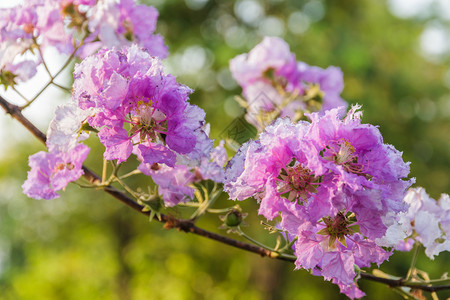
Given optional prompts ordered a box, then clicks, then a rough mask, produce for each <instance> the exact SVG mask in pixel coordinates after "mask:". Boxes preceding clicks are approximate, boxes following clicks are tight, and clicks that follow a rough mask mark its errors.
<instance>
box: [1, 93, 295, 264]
mask: <svg viewBox="0 0 450 300" xmlns="http://www.w3.org/2000/svg"><path fill="white" fill-rule="evenodd" d="M0 106H1V107H2V108H3V109H4V110H5V111H6V113H7V114H9V115H11V116H12V117H13V118H14V119H16V120H17V121H19V122H20V123H21V124H22V125H23V126H25V127H26V128H27V129H28V130H29V131H30V132H31V133H32V134H33V135H34V136H35V137H36V138H37V139H38V140H40V141H41V142H43V143H45V141H46V136H45V134H44V133H42V132H41V131H40V130H39V129H38V128H37V127H36V126H34V125H33V124H32V123H31V122H30V121H29V120H28V119H27V118H26V117H25V116H24V115H23V114H22V113H21V109H20V107H19V106H17V105H14V104H11V103H9V102H8V101H6V100H5V99H4V98H3V97H2V96H0ZM83 171H84V175H83V176H84V177H85V178H86V179H87V180H88V181H89V182H91V183H94V184H98V183H101V178H100V177H99V176H98V175H97V174H95V173H94V172H93V171H91V170H90V169H89V168H87V167H86V166H83ZM103 189H104V191H105V192H107V193H108V194H110V195H111V196H113V197H114V198H116V199H117V200H119V201H121V202H122V203H124V204H125V205H128V206H129V207H131V208H133V209H134V210H136V211H138V212H140V213H141V214H144V215H146V216H150V212H144V211H142V210H143V209H144V207H143V206H142V205H140V204H138V203H137V202H135V201H134V200H133V199H132V198H130V197H128V196H127V195H126V194H124V193H123V192H121V191H119V190H118V189H116V188H115V187H113V186H110V185H108V186H106V187H103ZM158 221H160V222H161V223H164V228H167V229H171V228H177V229H178V230H180V231H184V232H187V233H189V232H190V233H193V234H197V235H200V236H204V237H206V238H209V239H212V240H215V241H218V242H221V243H224V244H227V245H230V246H233V247H236V248H239V249H243V250H246V251H249V252H253V253H257V254H259V255H261V256H268V257H276V256H278V253H276V252H272V251H269V250H266V249H264V248H261V247H258V246H254V245H251V244H247V243H244V242H241V241H238V240H235V239H232V238H229V237H226V236H222V235H220V234H217V233H214V232H210V231H207V230H205V229H202V228H199V227H197V226H195V225H194V223H193V222H192V221H191V220H181V219H176V218H174V217H171V216H168V215H164V214H161V218H160V220H158ZM280 259H282V258H280ZM284 260H286V259H284ZM289 261H292V260H289Z"/></svg>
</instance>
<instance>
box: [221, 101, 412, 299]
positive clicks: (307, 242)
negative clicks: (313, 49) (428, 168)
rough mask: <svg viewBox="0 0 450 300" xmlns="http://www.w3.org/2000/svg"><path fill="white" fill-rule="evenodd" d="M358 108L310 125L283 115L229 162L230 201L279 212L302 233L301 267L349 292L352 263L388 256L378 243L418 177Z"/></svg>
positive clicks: (353, 290)
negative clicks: (250, 202) (411, 177)
mask: <svg viewBox="0 0 450 300" xmlns="http://www.w3.org/2000/svg"><path fill="white" fill-rule="evenodd" d="M358 109H359V107H358V106H354V107H353V108H352V109H351V110H350V111H349V112H348V114H347V116H346V117H345V118H344V119H341V118H340V117H339V115H340V114H342V113H343V108H340V109H332V110H328V111H326V112H325V113H324V114H323V115H319V114H318V113H311V114H309V115H308V116H309V118H310V119H311V122H310V123H309V122H305V121H301V122H299V123H296V124H293V123H291V121H290V120H289V119H287V118H284V119H278V120H277V121H276V122H275V123H274V124H272V125H270V126H268V127H266V129H265V131H264V132H263V133H261V135H260V137H259V140H257V141H250V142H248V143H247V144H244V145H243V146H242V148H241V149H240V151H239V152H238V153H237V154H236V156H235V157H234V158H233V159H232V160H231V161H230V163H229V165H228V167H227V172H226V180H225V190H226V191H227V192H228V193H229V195H230V197H231V198H232V199H238V200H244V199H246V198H249V197H255V198H256V199H258V201H259V203H260V208H259V213H260V214H261V215H263V216H265V217H266V218H267V219H273V218H275V217H276V216H278V215H281V218H282V222H281V224H280V226H281V228H282V229H284V230H286V231H287V232H288V233H289V234H290V235H292V236H296V237H297V242H296V243H295V254H296V256H297V260H296V266H297V268H305V269H312V270H313V271H314V274H320V275H322V276H323V277H324V278H325V279H327V280H332V281H333V282H334V283H336V284H338V285H339V286H340V287H341V291H342V292H343V293H345V294H347V295H348V296H349V297H352V298H353V297H360V296H361V295H362V292H361V291H359V289H358V288H357V287H356V285H355V284H354V279H355V277H356V276H357V274H356V273H355V269H354V265H357V266H358V267H366V266H369V265H370V263H372V262H375V263H378V264H380V263H381V262H383V261H384V260H386V259H387V258H388V257H389V255H390V252H387V251H385V250H383V248H381V247H380V246H379V245H377V244H376V243H375V239H377V238H381V237H382V236H383V235H384V234H385V233H386V230H387V225H386V223H385V222H386V219H387V216H388V213H389V212H401V211H403V210H404V209H405V206H404V204H403V202H402V199H403V196H404V193H405V191H406V189H407V188H408V187H409V186H410V185H411V184H412V182H413V180H403V178H405V177H407V175H408V173H409V166H408V164H406V163H404V162H403V160H402V157H401V153H400V152H399V151H397V150H396V149H395V148H394V147H393V146H391V145H386V144H384V143H383V139H382V136H381V134H380V132H379V130H378V128H377V127H376V126H372V125H369V124H362V123H361V119H360V118H361V112H359V111H358Z"/></svg>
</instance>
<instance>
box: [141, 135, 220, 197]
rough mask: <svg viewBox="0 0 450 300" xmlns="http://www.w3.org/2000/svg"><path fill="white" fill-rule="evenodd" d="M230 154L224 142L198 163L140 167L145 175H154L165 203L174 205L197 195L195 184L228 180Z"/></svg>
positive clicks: (155, 164)
mask: <svg viewBox="0 0 450 300" xmlns="http://www.w3.org/2000/svg"><path fill="white" fill-rule="evenodd" d="M227 159H228V156H227V153H226V150H225V148H224V141H221V142H220V143H219V145H218V146H217V147H215V148H213V149H209V151H207V152H204V154H203V156H202V158H201V160H200V161H197V163H196V165H192V164H190V165H185V164H180V163H178V164H176V165H175V166H174V167H169V166H167V165H166V164H158V163H154V164H148V163H141V165H140V166H139V167H138V169H139V170H140V171H141V172H142V173H143V174H145V175H148V176H151V177H152V179H153V182H155V184H157V185H158V192H159V194H160V195H161V196H162V198H163V200H164V203H165V205H166V206H175V205H177V204H178V203H180V202H185V201H187V200H189V199H193V198H194V188H193V187H192V184H193V183H196V182H200V181H203V180H212V181H214V182H218V183H222V182H223V181H224V179H225V172H224V169H223V166H224V164H225V162H226V161H227Z"/></svg>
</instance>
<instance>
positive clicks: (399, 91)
mask: <svg viewBox="0 0 450 300" xmlns="http://www.w3.org/2000/svg"><path fill="white" fill-rule="evenodd" d="M428 2H429V3H431V4H430V5H428V6H426V7H425V8H426V9H425V8H421V9H420V10H418V11H417V12H416V13H410V14H407V11H405V10H400V11H396V10H395V9H396V8H395V5H394V4H393V3H394V1H389V2H388V3H386V2H385V1H377V0H343V1H331V0H328V1H325V0H324V1H321V0H311V1H307V0H299V1H283V0H270V1H257V0H243V1H236V2H233V1H220V0H216V1H213V0H209V1H208V0H185V1H181V0H167V1H164V0H160V1H148V3H149V4H152V5H154V6H156V7H157V8H158V9H159V11H160V19H159V23H158V24H159V25H158V31H159V32H160V33H161V34H162V35H163V36H164V37H165V40H166V43H167V44H168V45H169V49H170V53H171V55H170V57H169V58H168V59H167V61H166V64H167V66H168V69H169V70H170V72H172V73H173V74H175V75H177V77H178V81H179V82H181V83H184V84H186V85H188V86H190V87H192V88H194V89H195V93H194V94H193V95H192V97H191V101H192V102H193V103H195V104H197V105H199V106H201V107H202V108H203V109H205V110H206V112H207V121H208V122H210V123H211V124H212V128H211V136H212V138H215V139H218V138H220V137H223V132H224V130H225V129H226V128H227V126H228V125H229V124H230V123H231V122H232V121H233V120H235V118H237V117H239V116H240V115H241V114H242V113H243V112H242V110H241V109H240V108H239V106H238V105H237V104H236V103H235V102H234V100H233V96H234V95H236V94H239V93H240V89H239V88H238V87H237V85H236V83H235V82H234V81H233V80H232V79H231V77H230V74H229V71H228V61H229V60H230V59H231V58H233V57H234V56H236V55H237V54H240V53H243V52H248V50H250V49H251V48H252V47H254V46H255V45H256V44H257V43H259V42H260V41H261V39H262V36H264V35H279V36H282V37H283V38H284V39H285V40H286V41H287V42H288V43H289V44H290V45H291V51H292V52H294V53H295V54H296V55H297V59H298V60H302V61H304V62H306V63H308V64H310V65H318V66H321V67H324V68H325V67H327V66H329V65H335V66H339V67H340V68H341V69H342V70H343V72H344V80H345V89H344V92H343V94H342V96H343V98H344V99H346V100H347V101H348V102H350V103H359V104H362V105H363V109H364V119H363V120H364V122H367V123H372V124H375V125H379V126H380V130H381V132H382V134H383V136H384V138H385V142H387V143H390V144H393V145H394V146H395V147H396V148H397V149H399V150H401V151H404V159H405V160H406V161H411V162H412V163H411V176H413V177H416V178H417V184H416V185H417V186H423V187H425V188H426V189H427V191H428V192H429V193H430V194H431V195H432V196H433V197H435V198H438V197H439V195H440V193H449V192H450V191H449V188H450V183H449V179H450V172H449V171H450V170H449V169H450V151H449V150H450V91H449V88H450V71H449V67H450V65H449V58H450V56H449V53H450V51H448V50H449V49H450V46H449V45H445V44H444V45H442V39H441V40H440V39H439V37H442V36H443V34H445V32H446V28H450V26H449V24H448V23H449V20H448V18H446V17H445V16H443V14H442V13H441V12H442V11H441V10H440V9H439V6H438V4H436V3H440V2H439V1H434V2H433V1H428ZM441 2H442V1H441ZM433 3H434V4H433ZM389 8H390V9H389ZM392 12H396V13H397V15H399V14H400V15H401V13H402V12H404V14H403V15H401V17H402V18H399V17H398V16H395V15H393V14H392ZM430 28H431V29H430ZM436 28H437V29H438V30H436ZM433 30H434V31H433ZM439 30H440V31H439ZM427 32H428V35H427V34H426V33H427ZM429 32H431V33H429ZM436 32H437V33H436ZM439 34H440V35H439ZM444 40H445V39H444ZM433 44H435V45H436V46H441V48H436V47H435V48H433V47H432V46H433ZM446 47H447V48H446ZM5 118H6V116H5ZM16 126H20V125H19V124H16ZM12 132H13V130H12ZM90 144H91V146H93V147H96V148H97V149H98V151H97V152H95V151H92V154H91V156H90V157H89V158H88V161H87V165H88V166H90V167H92V168H93V169H94V170H96V171H97V172H100V170H101V153H100V151H101V146H99V145H98V144H99V143H98V141H96V140H95V138H91V141H90ZM43 149H44V147H43V145H41V144H39V142H37V141H36V140H35V139H34V138H33V137H31V135H30V138H29V139H28V141H27V142H26V143H25V142H21V143H20V144H17V145H14V151H11V152H10V153H9V154H8V156H7V157H5V158H3V159H2V161H1V164H0V299H314V300H319V299H346V298H345V297H344V296H342V295H340V294H338V288H337V287H335V286H334V285H332V284H330V283H328V282H324V281H323V279H322V278H320V277H313V276H311V275H309V274H308V272H306V271H293V265H292V264H289V263H286V262H281V261H275V260H270V259H266V258H261V257H258V256H257V255H253V254H250V253H245V252H243V251H241V250H237V249H233V248H231V247H228V246H225V245H221V244H218V243H216V242H213V241H211V240H207V239H204V238H201V237H197V236H193V235H187V234H185V233H181V232H177V231H175V230H165V229H163V228H162V226H161V224H159V223H156V222H151V223H149V222H148V220H147V219H146V218H145V217H142V216H141V215H138V214H137V213H135V212H134V211H132V210H131V209H129V208H127V207H125V206H123V205H122V204H120V203H119V202H117V201H116V200H114V199H112V198H111V197H109V196H107V195H106V194H104V193H102V192H101V191H96V190H83V189H80V188H78V187H77V186H75V185H70V186H69V187H68V188H67V191H66V192H65V193H62V196H61V198H59V199H56V200H52V201H36V200H32V199H28V198H26V197H25V196H24V195H23V194H22V193H21V188H20V186H21V185H22V183H23V181H24V180H25V178H26V172H27V170H28V167H27V164H26V161H27V157H28V155H30V154H33V153H35V152H37V151H40V150H43ZM130 168H131V167H130ZM142 183H144V184H145V183H146V179H145V178H143V177H138V178H137V180H136V181H135V182H131V183H130V184H131V185H134V186H137V185H139V184H142ZM232 204H233V203H230V201H228V200H227V199H226V197H225V196H224V197H222V199H220V201H219V203H218V206H219V207H220V206H223V207H225V206H230V205H232ZM242 205H243V207H244V209H245V210H246V211H247V212H249V217H248V219H247V220H248V221H247V223H249V224H258V223H259V220H261V218H260V217H258V216H257V215H256V213H255V210H256V206H255V204H254V203H253V202H252V201H247V202H245V203H242ZM169 213H171V214H174V215H176V216H181V215H183V213H184V212H183V211H180V210H171V211H170V212H169ZM199 225H201V226H204V227H206V228H208V229H210V230H213V231H219V230H218V229H217V227H218V226H219V225H220V222H219V220H218V218H217V217H216V216H212V217H206V218H204V219H202V220H201V221H200V222H199ZM246 230H247V231H248V232H249V233H250V234H251V235H253V236H255V237H257V238H258V239H261V240H264V241H267V242H268V243H272V242H273V236H270V235H268V233H267V232H265V231H264V230H262V229H260V228H259V226H256V225H254V226H248V227H246ZM409 261H410V254H409V253H396V254H395V255H394V256H392V257H391V259H390V261H389V262H387V263H385V264H383V265H382V268H381V269H382V270H383V271H385V272H388V273H391V274H394V275H398V276H402V275H404V274H405V273H406V271H407V269H408V266H409ZM449 266H450V255H449V253H448V252H446V253H443V254H441V255H440V256H439V257H437V258H436V259H435V260H434V261H430V260H428V259H427V258H426V257H425V256H424V254H423V251H421V252H420V256H419V261H418V267H419V268H421V269H423V270H425V271H428V272H429V273H430V275H431V276H432V277H434V278H438V277H440V276H441V275H442V273H444V272H446V271H449V269H450V268H449ZM360 285H361V288H362V289H363V291H365V292H366V294H367V297H366V299H381V298H382V297H384V298H385V299H391V298H398V299H400V296H397V295H396V294H394V292H392V291H391V290H390V289H388V288H387V287H385V286H383V285H381V284H377V283H372V282H367V281H364V280H361V281H360ZM439 295H440V296H441V299H445V298H447V297H450V293H449V292H442V293H440V294H439Z"/></svg>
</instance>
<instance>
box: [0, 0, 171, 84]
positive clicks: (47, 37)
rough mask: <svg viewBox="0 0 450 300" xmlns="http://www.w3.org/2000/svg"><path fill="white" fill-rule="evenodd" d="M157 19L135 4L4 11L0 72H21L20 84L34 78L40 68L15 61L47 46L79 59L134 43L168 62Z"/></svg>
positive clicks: (50, 4)
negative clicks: (157, 27)
mask: <svg viewBox="0 0 450 300" xmlns="http://www.w3.org/2000/svg"><path fill="white" fill-rule="evenodd" d="M157 18H158V11H157V10H156V9H155V8H154V7H151V6H145V5H137V4H136V3H135V1H133V0H120V1H114V0H99V1H96V0H61V1H54V0H30V1H26V2H25V3H24V4H23V5H20V6H16V7H13V8H7V9H0V71H2V70H3V69H5V66H6V65H7V64H9V66H8V68H6V70H9V71H11V72H13V71H16V70H17V71H18V73H15V72H13V74H14V75H17V76H18V78H17V79H18V80H19V81H20V80H22V81H24V80H27V79H29V78H31V77H32V76H34V74H35V68H36V66H32V65H31V64H30V63H27V64H22V65H20V66H16V64H17V63H18V62H17V61H15V58H20V57H21V56H22V54H24V53H28V51H30V52H31V53H32V54H34V53H35V52H33V50H32V49H33V47H34V46H38V47H39V48H40V50H41V52H45V51H46V49H47V48H49V47H52V48H56V49H57V50H58V51H59V52H60V53H63V54H72V53H73V52H74V51H75V50H76V53H74V54H75V56H76V57H81V58H83V57H86V56H88V55H90V54H92V53H94V52H96V51H97V50H98V49H100V48H102V47H105V46H107V47H122V46H130V45H131V44H132V43H135V44H138V45H139V46H140V47H144V48H146V49H147V50H148V52H149V53H150V54H151V55H152V56H158V57H160V58H165V57H166V56H167V47H166V45H165V44H164V41H163V39H162V37H161V36H160V35H156V34H154V31H155V29H156V21H157ZM81 38H83V43H82V42H81ZM22 60H23V59H22ZM40 63H41V61H40V60H37V61H36V62H35V64H36V65H37V64H40ZM19 67H20V69H19ZM117 83H118V84H120V82H117ZM110 92H111V93H112V92H113V91H110Z"/></svg>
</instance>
